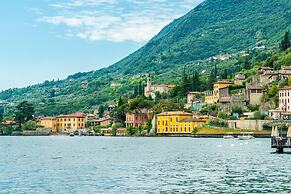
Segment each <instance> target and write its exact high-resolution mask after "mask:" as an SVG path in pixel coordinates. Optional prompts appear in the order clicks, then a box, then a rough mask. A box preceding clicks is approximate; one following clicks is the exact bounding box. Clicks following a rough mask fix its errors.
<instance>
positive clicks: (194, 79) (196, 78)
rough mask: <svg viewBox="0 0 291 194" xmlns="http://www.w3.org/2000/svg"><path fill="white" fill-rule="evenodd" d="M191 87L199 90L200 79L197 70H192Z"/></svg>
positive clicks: (193, 89)
mask: <svg viewBox="0 0 291 194" xmlns="http://www.w3.org/2000/svg"><path fill="white" fill-rule="evenodd" d="M191 86H192V87H191V89H192V91H199V90H200V87H199V86H200V79H199V74H198V72H197V71H194V72H193V76H192V83H191Z"/></svg>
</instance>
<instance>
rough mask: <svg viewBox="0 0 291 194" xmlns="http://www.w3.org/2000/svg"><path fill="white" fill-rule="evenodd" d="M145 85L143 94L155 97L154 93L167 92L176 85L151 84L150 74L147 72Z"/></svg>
mask: <svg viewBox="0 0 291 194" xmlns="http://www.w3.org/2000/svg"><path fill="white" fill-rule="evenodd" d="M146 76H147V86H146V87H145V89H144V95H145V96H146V97H150V96H151V97H152V98H153V99H155V98H156V93H160V94H168V93H169V92H170V90H171V89H173V88H175V87H176V85H165V84H163V85H153V84H152V76H151V74H147V75H146Z"/></svg>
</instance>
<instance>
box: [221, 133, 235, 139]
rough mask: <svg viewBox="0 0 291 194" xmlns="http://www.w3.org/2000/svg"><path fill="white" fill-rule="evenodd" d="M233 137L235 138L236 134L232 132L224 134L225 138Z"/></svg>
mask: <svg viewBox="0 0 291 194" xmlns="http://www.w3.org/2000/svg"><path fill="white" fill-rule="evenodd" d="M233 138H234V136H233V133H232V132H229V133H226V134H225V135H224V136H223V139H233Z"/></svg>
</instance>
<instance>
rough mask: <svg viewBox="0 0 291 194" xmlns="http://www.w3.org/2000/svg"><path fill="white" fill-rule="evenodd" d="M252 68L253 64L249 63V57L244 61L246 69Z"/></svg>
mask: <svg viewBox="0 0 291 194" xmlns="http://www.w3.org/2000/svg"><path fill="white" fill-rule="evenodd" d="M250 68H251V63H250V62H249V59H248V57H245V59H244V69H250Z"/></svg>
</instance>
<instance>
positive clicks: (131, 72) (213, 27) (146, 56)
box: [0, 0, 291, 115]
mask: <svg viewBox="0 0 291 194" xmlns="http://www.w3.org/2000/svg"><path fill="white" fill-rule="evenodd" d="M290 21H291V1H290V0H276V1H274V0H206V1H204V2H203V3H201V4H200V5H198V6H197V7H196V8H195V9H193V10H192V11H190V12H189V13H188V14H186V15H184V16H183V17H181V18H179V19H176V20H175V21H173V22H172V23H170V24H169V25H167V26H166V27H165V28H164V29H163V30H162V31H161V32H160V33H159V34H157V35H156V36H155V37H153V39H151V40H150V41H149V42H148V43H147V44H146V45H145V46H143V47H142V48H140V49H139V50H137V51H136V52H134V53H133V54H131V55H129V56H128V57H125V58H124V59H122V60H121V61H119V62H118V63H116V64H113V65H112V66H110V67H108V68H103V69H101V70H98V71H94V72H87V73H77V74H75V75H72V76H69V77H68V78H67V79H66V80H60V81H53V82H45V83H43V84H39V85H34V86H29V87H27V88H22V89H13V90H12V89H11V90H6V91H3V92H1V93H0V99H2V100H8V101H12V102H16V103H17V102H19V101H22V100H29V101H32V102H34V103H35V104H37V111H38V114H47V115H52V114H59V113H68V112H73V111H87V110H92V109H95V108H96V106H98V104H101V103H104V102H108V103H112V102H113V101H114V100H115V99H118V97H119V96H120V95H124V94H126V93H127V92H129V91H132V89H133V88H132V87H133V85H134V84H135V83H136V81H137V80H139V79H141V78H139V77H138V75H141V74H143V73H146V72H152V73H154V74H155V75H156V76H159V75H161V76H163V77H164V78H165V79H164V80H166V82H169V83H170V82H173V81H174V78H173V75H174V73H175V72H177V71H180V70H181V67H183V66H184V65H191V66H192V67H194V68H197V69H203V68H205V66H203V64H202V66H201V64H199V63H197V61H198V60H204V59H207V58H209V57H212V56H215V55H218V54H225V53H237V52H240V51H242V50H246V49H250V48H253V47H255V46H256V45H257V44H263V45H266V46H268V47H272V46H277V44H278V41H279V40H280V38H281V36H282V35H283V33H284V31H286V30H291V22H290ZM206 70H209V69H206ZM112 82H117V83H119V84H121V86H118V87H110V84H111V83H112Z"/></svg>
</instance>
